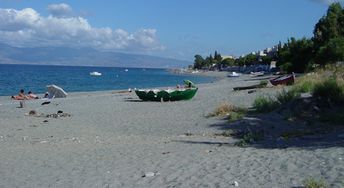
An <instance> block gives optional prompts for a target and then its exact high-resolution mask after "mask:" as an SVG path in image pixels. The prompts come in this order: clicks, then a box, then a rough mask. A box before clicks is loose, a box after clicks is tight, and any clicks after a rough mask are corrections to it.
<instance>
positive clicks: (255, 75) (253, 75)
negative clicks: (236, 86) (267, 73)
mask: <svg viewBox="0 0 344 188" xmlns="http://www.w3.org/2000/svg"><path fill="white" fill-rule="evenodd" d="M250 76H252V77H258V76H264V71H260V72H251V73H250Z"/></svg>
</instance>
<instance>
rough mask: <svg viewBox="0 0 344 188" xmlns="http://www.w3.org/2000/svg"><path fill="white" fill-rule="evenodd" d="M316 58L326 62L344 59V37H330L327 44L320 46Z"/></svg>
mask: <svg viewBox="0 0 344 188" xmlns="http://www.w3.org/2000/svg"><path fill="white" fill-rule="evenodd" d="M316 59H317V60H318V61H320V62H324V63H336V62H338V61H344V37H337V38H333V39H330V41H329V42H328V43H327V44H326V45H325V46H322V47H320V49H319V51H318V53H317V56H316Z"/></svg>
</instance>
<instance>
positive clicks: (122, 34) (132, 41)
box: [0, 4, 164, 52]
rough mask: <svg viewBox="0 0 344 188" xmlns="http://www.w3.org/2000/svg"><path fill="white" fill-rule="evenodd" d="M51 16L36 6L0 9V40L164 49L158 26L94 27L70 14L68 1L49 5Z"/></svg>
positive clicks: (27, 44)
mask: <svg viewBox="0 0 344 188" xmlns="http://www.w3.org/2000/svg"><path fill="white" fill-rule="evenodd" d="M49 10H50V12H51V15H49V16H47V17H43V16H40V15H39V13H37V12H36V11H35V10H34V9H31V8H26V9H23V10H15V9H0V42H2V43H6V44H10V45H12V46H19V47H40V46H69V47H77V48H80V47H92V48H95V49H99V50H120V51H132V52H149V51H155V50H162V49H164V47H163V46H162V45H161V44H160V43H159V40H158V37H157V34H156V32H157V31H156V29H140V30H138V31H136V32H134V33H129V32H127V31H125V30H123V29H116V30H113V29H111V28H108V27H104V28H95V27H92V26H91V25H90V24H89V23H88V21H87V20H86V19H85V18H83V17H71V16H67V13H68V14H70V13H71V12H72V9H71V8H70V7H69V6H68V5H66V4H59V5H50V6H49Z"/></svg>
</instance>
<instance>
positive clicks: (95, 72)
mask: <svg viewBox="0 0 344 188" xmlns="http://www.w3.org/2000/svg"><path fill="white" fill-rule="evenodd" d="M90 75H91V76H101V75H102V73H100V72H97V71H94V72H90Z"/></svg>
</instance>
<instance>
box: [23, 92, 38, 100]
mask: <svg viewBox="0 0 344 188" xmlns="http://www.w3.org/2000/svg"><path fill="white" fill-rule="evenodd" d="M27 94H28V95H27V96H26V97H27V98H29V99H39V97H38V96H37V95H35V94H33V93H32V91H29V92H28V93H27Z"/></svg>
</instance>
